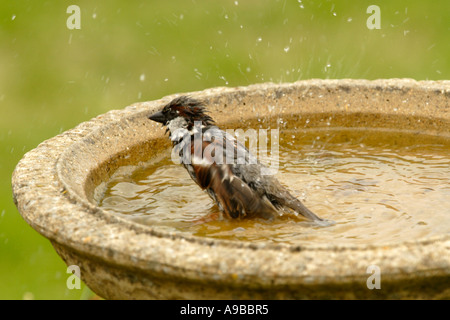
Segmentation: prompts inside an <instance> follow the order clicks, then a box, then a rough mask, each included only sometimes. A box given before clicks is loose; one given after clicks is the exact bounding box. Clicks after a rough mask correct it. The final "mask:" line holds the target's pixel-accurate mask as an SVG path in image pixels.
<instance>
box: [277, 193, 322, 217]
mask: <svg viewBox="0 0 450 320" xmlns="http://www.w3.org/2000/svg"><path fill="white" fill-rule="evenodd" d="M284 206H286V207H289V208H291V209H292V210H294V211H295V212H297V213H299V214H301V215H302V216H304V217H305V218H307V219H309V220H313V221H323V219H322V218H320V217H319V216H317V215H316V214H315V213H314V212H312V211H311V210H309V209H308V208H307V207H306V206H305V205H304V204H303V203H302V202H301V201H300V200H298V199H297V198H295V197H294V196H292V195H291V196H290V197H288V198H287V199H286V200H285V202H284Z"/></svg>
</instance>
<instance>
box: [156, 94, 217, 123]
mask: <svg viewBox="0 0 450 320" xmlns="http://www.w3.org/2000/svg"><path fill="white" fill-rule="evenodd" d="M149 119H150V120H153V121H156V122H159V123H162V124H163V125H164V126H167V127H168V129H169V130H170V131H173V130H174V129H178V128H186V129H187V130H191V129H192V128H193V127H194V122H196V121H199V122H200V121H201V123H202V125H203V126H210V125H213V124H214V120H213V119H212V118H211V117H210V116H208V115H207V114H206V110H205V107H204V103H203V102H202V101H199V100H196V99H193V98H190V97H187V96H181V97H178V98H175V99H173V100H172V101H171V102H169V103H168V104H167V105H165V106H164V108H163V109H162V110H161V111H158V112H156V113H154V114H152V115H151V116H149Z"/></svg>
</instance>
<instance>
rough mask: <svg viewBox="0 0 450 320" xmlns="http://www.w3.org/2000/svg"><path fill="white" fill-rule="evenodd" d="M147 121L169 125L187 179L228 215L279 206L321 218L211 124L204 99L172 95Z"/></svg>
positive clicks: (262, 214) (258, 213)
mask: <svg viewBox="0 0 450 320" xmlns="http://www.w3.org/2000/svg"><path fill="white" fill-rule="evenodd" d="M149 119H151V120H153V121H156V122H159V123H162V124H163V125H164V126H166V127H167V129H166V132H167V131H168V132H169V137H170V139H171V140H172V143H173V152H175V153H176V155H177V156H178V157H179V159H180V160H181V163H182V164H183V166H184V167H185V168H186V169H187V171H188V172H189V175H190V176H191V178H192V179H193V180H194V181H195V182H196V183H197V184H198V185H199V186H200V187H201V188H202V189H203V190H206V192H207V193H208V194H209V196H210V197H211V198H212V199H213V200H214V201H215V202H216V203H217V205H218V206H219V208H220V209H221V211H222V212H223V213H224V214H225V215H226V216H227V217H230V218H234V219H242V218H253V217H259V218H263V219H273V218H274V217H275V216H279V215H280V214H279V213H278V210H280V209H291V210H293V211H294V212H296V213H298V214H301V215H303V216H304V217H305V218H307V219H309V220H312V221H316V222H321V221H323V219H321V218H319V217H318V216H317V215H315V214H314V213H313V212H311V211H310V210H309V209H308V208H306V207H305V206H304V205H303V204H302V203H301V202H300V200H298V199H297V198H295V197H294V196H293V195H291V194H290V193H289V191H288V190H287V189H286V188H285V187H283V186H282V185H281V184H280V183H279V182H278V180H277V179H276V178H275V177H274V176H273V175H267V174H266V175H265V174H261V172H262V170H264V169H267V167H265V166H264V165H263V164H261V163H260V162H259V161H258V160H257V159H256V157H255V156H254V155H253V154H251V153H250V151H249V150H248V149H247V148H246V147H245V146H243V145H242V144H241V143H239V142H238V141H237V140H236V139H235V138H234V137H232V136H231V135H230V134H227V133H226V132H225V131H222V130H220V129H219V128H217V127H216V126H215V125H214V120H213V119H212V118H211V117H210V116H209V115H207V114H206V110H205V107H204V103H203V102H201V101H198V100H195V99H193V98H190V97H187V96H180V97H178V98H175V99H173V100H172V101H171V102H170V103H169V104H167V105H166V106H165V107H164V108H163V109H162V110H161V111H159V112H156V113H154V114H152V115H151V116H149Z"/></svg>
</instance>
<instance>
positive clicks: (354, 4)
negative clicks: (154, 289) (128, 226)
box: [0, 0, 450, 299]
mask: <svg viewBox="0 0 450 320" xmlns="http://www.w3.org/2000/svg"><path fill="white" fill-rule="evenodd" d="M372 4H376V5H378V6H379V7H380V9H381V29H379V30H369V29H368V28H367V27H366V20H367V19H368V18H369V16H370V14H367V13H366V9H367V7H368V6H369V5H372ZM69 5H78V6H79V7H80V9H81V29H80V30H69V29H68V28H67V26H66V21H67V19H68V18H69V16H70V14H68V13H67V12H66V10H67V7H68V6H69ZM449 12H450V2H449V1H448V0H442V1H438V0H435V1H398V0H391V1H364V0H363V1H345V0H341V1H328V0H319V1H307V0H304V1H298V0H292V1H291V0H289V1H288V0H279V1H275V0H273V1H268V0H265V1H256V0H248V1H244V0H226V1H207V0H176V1H175V0H171V1H128V2H123V1H118V0H110V1H87V0H86V1H76V0H71V1H63V0H51V1H44V0H42V1H35V0H28V1H27V0H17V1H1V2H0V111H1V117H0V129H1V130H0V155H1V157H0V159H1V160H0V299H84V298H87V297H90V296H91V295H92V293H91V292H90V291H89V289H87V288H86V287H85V286H84V285H83V286H82V288H81V289H80V290H69V289H67V287H66V280H67V277H68V276H69V275H68V274H67V273H66V266H65V265H64V263H63V262H62V260H61V259H60V258H59V257H58V256H57V254H56V253H55V251H54V250H53V248H52V246H51V245H50V243H49V241H48V240H46V239H45V238H43V237H42V236H40V235H39V234H38V233H37V232H35V231H34V230H33V229H32V228H31V227H29V226H28V225H27V224H26V223H25V222H24V221H23V219H22V218H21V216H20V214H19V213H18V212H17V210H16V208H15V206H14V203H13V201H12V193H11V173H12V171H13V169H14V167H15V165H16V164H17V162H18V161H19V160H20V159H21V157H22V156H23V154H24V153H25V152H27V151H29V150H30V149H32V148H34V147H36V146H37V145H38V144H39V143H40V142H42V141H44V140H45V139H48V138H51V137H52V136H54V135H56V134H58V133H61V132H63V131H65V130H68V129H70V128H72V127H74V126H76V125H77V124H78V123H80V122H82V121H86V120H89V119H90V118H92V117H95V116H97V115H99V114H101V113H104V112H106V111H108V110H111V109H120V108H123V107H125V106H127V105H129V104H131V103H134V102H137V101H145V100H153V99H157V98H160V97H162V96H164V95H167V94H171V93H175V92H188V91H194V90H202V89H205V88H209V87H214V86H240V85H248V84H252V83H259V82H267V81H272V82H293V81H296V80H301V79H310V78H366V79H377V78H405V77H406V78H413V79H417V80H425V79H429V80H439V79H449V78H450V77H449V76H450V59H449V57H450V36H449V35H450V19H449Z"/></svg>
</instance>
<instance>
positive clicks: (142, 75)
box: [139, 74, 145, 82]
mask: <svg viewBox="0 0 450 320" xmlns="http://www.w3.org/2000/svg"><path fill="white" fill-rule="evenodd" d="M139 80H140V81H141V82H144V81H145V74H141V75H140V76H139Z"/></svg>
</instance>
